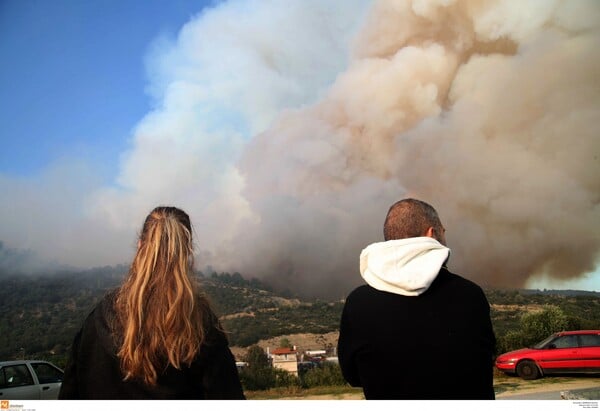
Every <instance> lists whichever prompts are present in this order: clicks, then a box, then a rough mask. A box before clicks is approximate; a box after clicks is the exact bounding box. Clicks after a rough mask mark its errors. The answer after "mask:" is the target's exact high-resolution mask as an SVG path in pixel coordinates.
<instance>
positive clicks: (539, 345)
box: [531, 334, 556, 350]
mask: <svg viewBox="0 0 600 411" xmlns="http://www.w3.org/2000/svg"><path fill="white" fill-rule="evenodd" d="M555 338H556V334H552V335H551V336H550V337H547V338H545V339H544V340H543V341H540V342H539V343H537V344H535V345H533V346H532V347H531V348H534V349H536V350H541V349H542V348H544V347H545V346H546V345H547V344H548V343H549V342H550V341H552V340H553V339H555Z"/></svg>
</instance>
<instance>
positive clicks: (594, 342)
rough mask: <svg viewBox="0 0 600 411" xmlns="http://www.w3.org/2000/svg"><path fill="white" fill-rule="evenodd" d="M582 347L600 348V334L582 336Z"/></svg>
mask: <svg viewBox="0 0 600 411" xmlns="http://www.w3.org/2000/svg"><path fill="white" fill-rule="evenodd" d="M579 338H580V339H581V346H582V347H600V335H598V334H581V335H580V336H579Z"/></svg>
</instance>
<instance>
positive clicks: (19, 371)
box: [2, 364, 33, 388]
mask: <svg viewBox="0 0 600 411" xmlns="http://www.w3.org/2000/svg"><path fill="white" fill-rule="evenodd" d="M2 371H3V380H4V384H3V385H2V388H11V387H20V386H23V385H33V377H32V376H31V373H30V372H29V369H27V366H26V365H25V364H19V365H8V366H6V367H2Z"/></svg>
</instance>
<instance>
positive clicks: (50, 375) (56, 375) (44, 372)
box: [31, 362, 63, 384]
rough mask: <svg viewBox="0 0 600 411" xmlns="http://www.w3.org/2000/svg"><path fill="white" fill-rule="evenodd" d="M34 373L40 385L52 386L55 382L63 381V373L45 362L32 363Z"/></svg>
mask: <svg viewBox="0 0 600 411" xmlns="http://www.w3.org/2000/svg"><path fill="white" fill-rule="evenodd" d="M31 366H32V367H33V371H35V373H36V375H37V377H38V380H39V381H40V384H50V383H54V382H61V381H62V379H63V373H62V372H61V371H60V370H59V369H57V368H55V367H53V366H51V365H50V364H46V363H43V362H37V363H32V364H31Z"/></svg>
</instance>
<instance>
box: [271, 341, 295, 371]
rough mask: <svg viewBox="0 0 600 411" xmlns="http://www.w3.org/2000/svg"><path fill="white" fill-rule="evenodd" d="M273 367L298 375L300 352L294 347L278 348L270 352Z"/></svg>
mask: <svg viewBox="0 0 600 411" xmlns="http://www.w3.org/2000/svg"><path fill="white" fill-rule="evenodd" d="M269 356H270V357H271V361H272V362H273V367H275V368H279V369H282V370H285V371H287V372H290V373H292V374H294V375H298V352H297V351H296V347H294V348H276V349H274V350H273V351H271V352H270V353H269Z"/></svg>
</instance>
